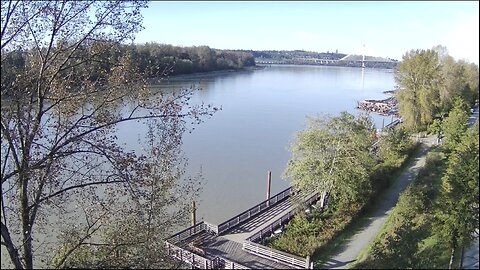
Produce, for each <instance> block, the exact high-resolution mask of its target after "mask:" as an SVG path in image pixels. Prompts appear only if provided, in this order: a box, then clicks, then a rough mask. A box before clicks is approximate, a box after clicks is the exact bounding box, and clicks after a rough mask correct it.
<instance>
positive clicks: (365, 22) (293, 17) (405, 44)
mask: <svg viewBox="0 0 480 270" xmlns="http://www.w3.org/2000/svg"><path fill="white" fill-rule="evenodd" d="M142 14H143V15H144V27H145V30H143V31H142V32H140V33H139V34H138V35H137V39H136V42H139V43H144V42H150V41H155V42H158V43H164V44H172V45H178V46H200V45H207V46H210V47H211V48H217V49H252V50H301V49H303V50H309V51H317V52H326V51H335V50H337V49H338V51H339V52H342V53H359V52H361V51H362V50H363V45H364V44H365V51H366V53H367V54H368V55H374V56H383V57H390V58H394V59H398V60H401V58H402V55H403V54H404V53H405V52H406V51H408V50H411V49H430V48H432V47H433V46H436V45H438V44H441V45H444V46H446V47H447V49H448V51H449V53H450V55H452V56H453V57H455V58H457V59H460V58H463V59H466V60H468V61H470V62H474V63H477V64H478V62H479V60H478V59H479V54H478V51H479V35H478V33H479V27H478V24H479V2H477V1H465V2H453V1H452V2H443V1H438V2H435V1H425V2H403V1H399V2H388V1H387V2H376V1H371V2H356V1H355V2H339V1H332V2H327V1H319V2H312V1H307V2H298V1H287V2H285V1H282V2H275V1H258V2H255V1H245V2H238V1H237V2H233V1H232V2H228V1H226V2H198V1H192V2H190V1H170V2H167V1H152V2H150V3H149V8H148V9H144V10H143V11H142Z"/></svg>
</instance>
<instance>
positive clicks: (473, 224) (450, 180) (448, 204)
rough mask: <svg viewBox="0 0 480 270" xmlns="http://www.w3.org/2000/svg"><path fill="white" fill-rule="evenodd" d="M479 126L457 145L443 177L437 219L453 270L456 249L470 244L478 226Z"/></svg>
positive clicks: (472, 129)
mask: <svg viewBox="0 0 480 270" xmlns="http://www.w3.org/2000/svg"><path fill="white" fill-rule="evenodd" d="M478 126H479V125H478V122H477V124H476V125H475V126H474V127H473V128H471V129H469V130H468V132H467V133H466V134H465V136H463V137H462V138H461V139H460V141H459V142H458V143H457V144H456V146H455V148H454V150H453V152H452V153H451V155H450V157H449V159H448V162H447V169H446V172H445V174H444V176H443V177H442V188H441V193H440V196H441V198H440V200H439V210H438V213H437V215H436V218H437V223H438V224H439V228H440V229H439V232H440V234H441V235H442V236H443V237H444V239H447V240H448V242H449V244H450V249H451V260H450V265H449V268H450V269H451V268H452V266H453V262H454V254H455V250H456V249H457V248H458V247H462V246H465V245H467V244H469V243H471V241H472V240H473V235H474V233H475V230H476V229H478V226H479V219H478V218H479V202H478V198H479V165H478V162H479V137H478V136H479V129H478Z"/></svg>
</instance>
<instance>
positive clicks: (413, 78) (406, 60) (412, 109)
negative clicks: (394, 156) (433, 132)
mask: <svg viewBox="0 0 480 270" xmlns="http://www.w3.org/2000/svg"><path fill="white" fill-rule="evenodd" d="M440 72H441V67H440V64H439V60H438V54H437V52H436V51H434V50H411V51H410V52H407V53H406V54H405V55H404V56H403V60H402V62H401V63H400V64H399V65H398V67H397V70H396V72H395V81H396V82H397V84H398V86H399V90H398V91H397V94H396V98H397V101H398V109H399V114H400V116H401V117H402V119H403V121H404V125H405V127H406V128H407V129H409V130H421V129H423V128H425V127H426V125H428V124H429V123H430V122H431V121H432V119H433V116H434V115H435V114H436V113H437V112H438V110H439V106H440V103H439V91H438V86H439V85H440V84H441V76H440Z"/></svg>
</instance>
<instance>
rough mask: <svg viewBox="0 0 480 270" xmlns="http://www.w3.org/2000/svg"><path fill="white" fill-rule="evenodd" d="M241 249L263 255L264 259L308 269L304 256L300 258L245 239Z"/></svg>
mask: <svg viewBox="0 0 480 270" xmlns="http://www.w3.org/2000/svg"><path fill="white" fill-rule="evenodd" d="M243 249H244V250H245V251H248V252H250V253H253V254H255V255H257V256H260V257H264V258H266V259H269V260H272V261H276V262H281V263H285V264H288V265H290V266H292V267H296V268H300V269H308V268H309V262H308V260H307V259H306V258H302V257H299V256H296V255H293V254H289V253H286V252H283V251H280V250H276V249H273V248H269V247H266V246H262V245H260V244H257V243H253V242H251V241H248V240H245V241H243Z"/></svg>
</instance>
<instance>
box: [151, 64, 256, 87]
mask: <svg viewBox="0 0 480 270" xmlns="http://www.w3.org/2000/svg"><path fill="white" fill-rule="evenodd" d="M264 68H265V67H263V66H251V67H243V68H240V69H222V70H213V71H205V72H194V73H188V74H179V75H171V76H168V75H167V76H165V77H156V78H148V79H147V80H148V82H149V83H158V82H160V81H176V80H181V79H186V78H187V79H194V78H197V77H198V78H205V77H206V76H217V75H225V74H230V73H233V72H245V71H253V70H260V69H264Z"/></svg>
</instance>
